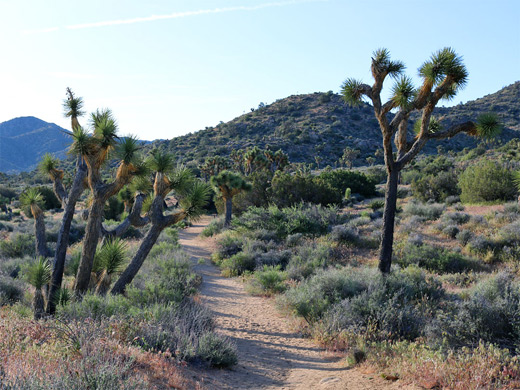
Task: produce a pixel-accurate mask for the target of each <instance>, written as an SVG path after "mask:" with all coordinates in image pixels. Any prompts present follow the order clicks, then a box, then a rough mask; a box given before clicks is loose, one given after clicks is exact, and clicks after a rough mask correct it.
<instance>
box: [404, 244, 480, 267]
mask: <svg viewBox="0 0 520 390" xmlns="http://www.w3.org/2000/svg"><path fill="white" fill-rule="evenodd" d="M394 256H395V258H396V262H397V263H398V264H399V265H401V266H402V267H407V266H409V265H411V264H415V265H417V266H419V267H421V268H425V269H428V270H430V271H434V272H438V273H453V272H463V271H468V270H475V269H479V268H481V267H480V265H479V262H478V260H476V259H472V258H469V257H467V256H464V255H462V254H461V253H458V252H453V251H450V250H448V249H446V248H441V247H436V246H431V245H427V244H423V245H410V244H408V245H400V246H399V245H398V246H397V248H396V250H395V253H394Z"/></svg>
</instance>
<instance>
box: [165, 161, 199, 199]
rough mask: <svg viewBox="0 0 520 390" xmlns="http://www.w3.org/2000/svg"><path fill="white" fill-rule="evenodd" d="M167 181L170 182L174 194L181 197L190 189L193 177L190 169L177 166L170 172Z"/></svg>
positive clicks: (193, 180)
mask: <svg viewBox="0 0 520 390" xmlns="http://www.w3.org/2000/svg"><path fill="white" fill-rule="evenodd" d="M168 180H169V181H170V188H171V189H172V190H174V191H175V194H177V195H181V196H182V195H185V194H186V193H187V191H188V190H190V189H191V188H192V186H193V183H194V182H195V176H194V175H193V172H192V171H191V169H189V168H186V167H185V166H183V165H179V166H178V167H176V168H175V169H174V170H172V171H171V172H170V174H169V175H168Z"/></svg>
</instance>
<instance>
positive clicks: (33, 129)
mask: <svg viewBox="0 0 520 390" xmlns="http://www.w3.org/2000/svg"><path fill="white" fill-rule="evenodd" d="M70 141H71V138H70V136H69V135H68V132H67V131H66V130H65V129H63V128H61V127H59V126H57V125H55V124H54V123H47V122H44V121H42V120H41V119H38V118H35V117H32V116H28V117H21V118H15V119H11V120H10V121H7V122H3V123H0V172H7V173H15V172H20V171H30V170H32V169H34V168H35V167H36V165H37V164H38V162H39V161H40V159H41V157H42V155H44V154H45V153H52V154H54V155H56V156H57V157H60V158H64V157H65V152H66V149H67V147H68V146H69V145H70Z"/></svg>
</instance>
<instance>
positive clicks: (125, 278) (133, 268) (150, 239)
mask: <svg viewBox="0 0 520 390" xmlns="http://www.w3.org/2000/svg"><path fill="white" fill-rule="evenodd" d="M163 229H164V228H161V226H160V225H152V226H151V228H150V230H149V231H148V233H147V234H146V237H145V238H144V239H143V241H142V243H141V246H140V247H139V250H138V251H137V253H136V254H135V256H134V258H133V259H132V261H131V262H130V264H129V265H128V267H126V269H125V270H124V272H123V273H122V274H121V276H120V277H119V279H118V280H117V282H116V284H115V285H114V287H112V291H111V293H112V294H114V295H116V294H123V293H124V292H125V289H126V286H128V284H130V283H131V282H132V280H133V279H134V277H135V275H137V273H138V272H139V270H140V269H141V266H142V265H143V263H144V261H145V260H146V258H147V257H148V254H149V253H150V251H151V250H152V248H153V246H154V245H155V243H156V242H157V239H158V238H159V235H160V234H161V232H162V230H163Z"/></svg>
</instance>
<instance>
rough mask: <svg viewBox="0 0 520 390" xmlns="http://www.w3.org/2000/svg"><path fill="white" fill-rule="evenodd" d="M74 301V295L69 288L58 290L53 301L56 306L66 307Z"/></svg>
mask: <svg viewBox="0 0 520 390" xmlns="http://www.w3.org/2000/svg"><path fill="white" fill-rule="evenodd" d="M71 300H72V293H71V292H70V290H69V289H68V288H60V289H58V290H57V291H56V292H55V294H54V296H53V298H52V301H53V303H54V304H55V305H56V306H66V305H67V303H69V302H70V301H71Z"/></svg>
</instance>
